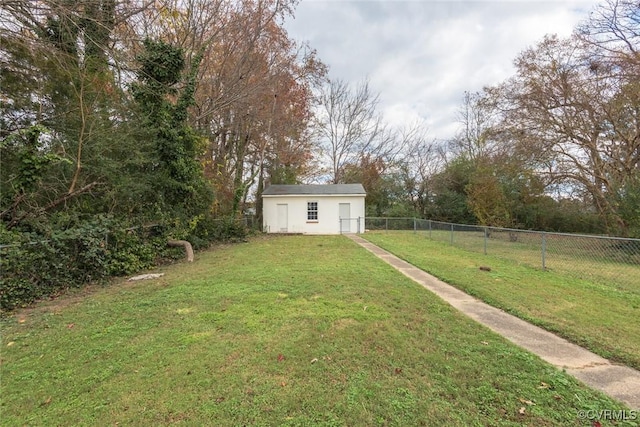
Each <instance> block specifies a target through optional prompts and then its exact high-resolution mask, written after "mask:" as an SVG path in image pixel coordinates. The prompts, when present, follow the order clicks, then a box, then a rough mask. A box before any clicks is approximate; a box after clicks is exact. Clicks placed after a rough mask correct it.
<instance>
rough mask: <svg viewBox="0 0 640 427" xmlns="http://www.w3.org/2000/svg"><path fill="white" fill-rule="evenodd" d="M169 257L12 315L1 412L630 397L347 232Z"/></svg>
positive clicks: (456, 422) (338, 422) (278, 409)
mask: <svg viewBox="0 0 640 427" xmlns="http://www.w3.org/2000/svg"><path fill="white" fill-rule="evenodd" d="M443 251H444V249H443ZM469 262H471V261H469ZM465 263H466V261H465ZM163 271H164V272H165V273H166V275H165V276H164V277H162V278H159V279H154V280H149V281H142V282H125V281H121V282H116V283H114V284H112V285H111V286H108V287H95V288H94V289H93V290H91V291H85V292H78V293H76V295H68V296H64V297H61V298H59V299H58V300H55V301H49V302H43V303H41V304H39V305H38V306H37V307H35V308H33V309H28V310H23V311H19V312H17V313H16V314H15V315H14V316H12V317H10V318H6V319H3V320H2V324H1V326H2V344H1V345H2V347H1V348H2V354H1V362H2V365H1V369H2V371H1V374H2V375H1V396H2V398H1V403H0V423H1V425H3V426H5V425H6V426H14V425H33V426H36V425H43V426H49V425H98V426H104V425H130V426H136V425H144V426H146V425H169V424H172V425H173V424H176V425H193V426H201V425H216V426H244V425H252V426H261V425H264V426H276V425H277V426H418V425H426V426H443V425H447V426H522V425H529V426H580V425H582V426H590V425H592V423H591V421H589V420H584V419H580V418H579V417H578V411H579V410H604V409H606V410H616V409H622V405H621V404H620V403H617V402H615V401H612V400H610V399H608V398H607V397H605V396H603V395H602V394H600V393H598V392H596V391H593V390H591V389H588V388H586V387H584V386H583V385H581V384H579V383H578V382H577V381H575V380H574V379H573V378H572V377H570V376H568V375H566V374H564V373H562V372H560V371H558V370H556V369H555V368H553V367H551V366H550V365H548V364H546V363H544V362H543V361H541V360H540V359H539V358H538V357H536V356H534V355H532V354H530V353H527V352H525V351H523V350H520V349H519V348H517V347H515V346H513V345H512V344H510V343H509V342H507V341H506V340H505V339H503V338H502V337H500V336H498V335H496V334H494V333H493V332H491V331H489V330H488V329H487V328H484V327H482V326H480V325H478V324H476V323H474V322H473V321H471V320H470V319H468V318H467V317H465V316H464V315H462V314H460V313H458V312H457V311H456V310H455V309H453V308H451V307H450V306H448V305H447V304H445V303H444V302H442V301H441V300H440V299H439V298H436V297H435V296H434V295H433V294H431V293H430V292H428V291H426V290H425V289H424V288H422V287H421V286H419V285H418V284H415V283H414V282H412V281H410V280H409V279H407V278H405V277H404V276H403V275H402V274H400V273H399V272H397V271H395V270H394V269H392V268H391V267H390V266H388V265H386V264H385V263H383V262H382V261H380V260H378V259H377V258H375V257H374V256H373V255H372V254H370V253H368V252H367V251H366V250H364V249H362V248H361V247H359V246H358V245H356V244H355V243H354V242H352V241H350V240H348V239H347V238H345V237H342V236H333V237H312V236H286V237H273V238H267V237H264V238H256V239H254V240H252V241H251V242H250V243H245V244H238V245H233V246H224V247H218V248H215V249H213V250H211V251H208V252H204V253H199V254H198V256H197V259H196V261H195V262H194V263H193V264H187V263H183V264H177V265H174V266H171V267H166V268H164V269H163ZM500 271H501V269H500V268H498V269H497V273H496V274H506V273H500ZM509 274H512V273H509ZM505 280H506V278H505ZM602 425H611V424H607V423H606V422H604V421H603V423H602ZM616 425H625V424H616ZM626 425H629V424H626Z"/></svg>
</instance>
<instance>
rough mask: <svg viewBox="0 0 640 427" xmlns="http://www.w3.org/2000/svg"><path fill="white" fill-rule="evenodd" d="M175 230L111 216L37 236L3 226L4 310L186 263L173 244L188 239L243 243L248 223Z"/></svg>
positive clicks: (204, 222)
mask: <svg viewBox="0 0 640 427" xmlns="http://www.w3.org/2000/svg"><path fill="white" fill-rule="evenodd" d="M177 224H182V226H177V225H176V223H174V224H172V226H171V227H170V226H166V225H157V226H151V227H143V226H140V225H138V226H133V227H132V226H131V224H130V223H126V222H123V221H119V220H117V219H114V218H111V217H109V216H104V215H97V216H93V217H90V218H77V217H76V218H71V217H63V216H60V217H58V218H56V220H54V221H51V222H49V223H48V224H47V225H46V226H40V227H39V228H38V227H34V229H35V230H37V232H24V231H23V232H18V231H7V230H6V229H5V228H4V226H2V225H1V223H0V245H4V247H3V248H2V249H0V270H1V271H2V277H0V310H2V311H7V310H12V309H14V308H17V307H24V306H26V305H28V304H31V303H32V302H34V301H36V300H38V299H40V298H44V297H47V296H51V295H56V294H58V293H60V292H61V291H63V290H65V289H68V288H72V287H80V286H82V285H84V284H86V283H90V282H100V281H103V280H105V279H107V278H109V277H112V276H121V275H127V274H132V273H135V272H137V271H140V270H144V269H148V268H151V267H153V266H154V265H157V264H160V263H163V262H166V261H168V260H170V261H173V260H175V259H178V258H182V256H183V253H182V251H181V250H180V249H176V248H169V247H168V246H167V239H168V237H169V236H171V237H172V238H179V239H186V240H189V241H190V242H191V244H192V245H193V247H194V248H195V249H199V248H204V247H208V246H209V245H210V244H211V243H212V242H214V241H240V240H244V239H245V238H246V237H247V235H248V229H247V227H246V226H245V223H244V221H243V220H238V219H234V218H225V219H214V218H211V217H202V216H201V217H197V218H195V219H193V220H191V221H188V222H178V223H177Z"/></svg>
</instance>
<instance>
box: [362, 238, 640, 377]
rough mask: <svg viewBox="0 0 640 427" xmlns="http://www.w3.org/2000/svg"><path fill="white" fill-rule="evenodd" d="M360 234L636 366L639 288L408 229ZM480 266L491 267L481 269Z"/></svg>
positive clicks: (638, 362) (638, 364) (521, 314)
mask: <svg viewBox="0 0 640 427" xmlns="http://www.w3.org/2000/svg"><path fill="white" fill-rule="evenodd" d="M364 237H365V238H366V239H368V240H369V241H371V242H372V243H375V244H377V245H379V246H380V247H383V248H385V249H387V250H388V251H390V252H393V253H394V254H395V255H397V256H399V257H401V258H403V259H404V260H406V261H408V262H410V263H412V264H413V265H415V266H417V267H419V268H421V269H423V270H425V271H427V272H429V273H431V274H433V275H434V276H437V277H439V278H441V279H442V280H444V281H446V282H447V283H450V284H452V285H454V286H457V287H458V288H460V289H462V290H464V291H465V292H467V293H469V294H472V295H474V296H476V297H478V298H480V299H482V300H484V301H486V302H488V303H489V304H491V305H493V306H496V307H499V308H502V309H504V310H505V311H508V312H510V313H512V314H515V315H517V316H519V317H521V318H523V319H526V320H529V321H531V322H532V323H535V324H537V325H540V326H542V327H544V328H546V329H548V330H551V331H553V332H556V333H558V334H559V335H562V336H564V337H565V338H567V339H569V340H571V341H573V342H575V343H577V344H580V345H582V346H585V347H587V348H589V349H591V350H592V351H594V352H595V353H598V354H600V355H602V356H603V357H607V358H610V359H612V360H614V361H618V362H622V363H625V364H627V365H629V366H632V367H634V368H636V369H640V321H638V319H640V292H639V289H636V288H629V289H626V288H624V287H615V286H608V285H602V284H597V283H592V282H589V281H585V280H580V279H577V278H574V277H572V276H570V275H566V274H561V273H558V272H556V271H542V270H540V269H536V268H531V267H528V266H526V265H519V264H518V263H515V262H514V261H513V260H508V259H505V258H501V257H498V256H493V255H482V254H480V253H475V252H468V251H465V250H462V249H459V248H455V247H452V246H451V245H449V244H448V243H443V242H437V241H432V240H429V239H427V238H426V236H425V235H420V234H413V233H410V232H409V233H408V232H381V233H367V234H365V235H364ZM480 266H488V267H490V268H491V271H490V272H483V271H480V270H479V267H480ZM636 270H638V271H636V273H637V274H640V269H638V268H636Z"/></svg>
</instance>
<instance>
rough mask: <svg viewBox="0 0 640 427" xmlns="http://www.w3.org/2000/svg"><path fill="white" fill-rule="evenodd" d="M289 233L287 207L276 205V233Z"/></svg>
mask: <svg viewBox="0 0 640 427" xmlns="http://www.w3.org/2000/svg"><path fill="white" fill-rule="evenodd" d="M287 231H289V206H288V205H287V204H286V203H285V204H278V232H279V233H286V232H287Z"/></svg>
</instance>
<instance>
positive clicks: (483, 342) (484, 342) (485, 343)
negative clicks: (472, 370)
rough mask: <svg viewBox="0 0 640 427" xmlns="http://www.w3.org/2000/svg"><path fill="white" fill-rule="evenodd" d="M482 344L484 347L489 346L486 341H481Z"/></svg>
mask: <svg viewBox="0 0 640 427" xmlns="http://www.w3.org/2000/svg"><path fill="white" fill-rule="evenodd" d="M480 343H481V344H484V345H489V343H488V342H486V341H480Z"/></svg>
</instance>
